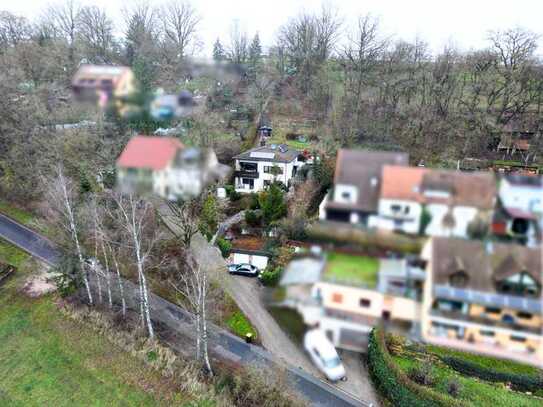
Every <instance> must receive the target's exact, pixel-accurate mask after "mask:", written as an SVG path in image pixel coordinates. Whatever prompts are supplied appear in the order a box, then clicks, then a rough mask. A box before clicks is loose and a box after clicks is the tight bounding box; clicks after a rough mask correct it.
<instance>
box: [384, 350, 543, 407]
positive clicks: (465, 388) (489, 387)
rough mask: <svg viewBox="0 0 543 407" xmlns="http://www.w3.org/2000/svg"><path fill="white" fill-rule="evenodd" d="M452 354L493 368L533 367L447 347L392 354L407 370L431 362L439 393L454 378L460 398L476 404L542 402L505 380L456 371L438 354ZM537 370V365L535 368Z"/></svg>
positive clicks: (528, 404)
mask: <svg viewBox="0 0 543 407" xmlns="http://www.w3.org/2000/svg"><path fill="white" fill-rule="evenodd" d="M438 354H439V355H445V354H448V355H451V356H453V355H454V356H458V357H462V358H464V357H465V358H467V359H468V360H470V361H472V362H476V363H482V364H486V365H489V366H492V368H497V367H499V366H501V367H502V368H503V369H505V370H507V371H515V372H523V373H526V372H527V371H533V370H532V369H535V368H532V367H530V366H524V365H520V364H517V363H514V362H507V361H501V360H497V359H493V358H489V357H484V356H477V355H472V354H469V353H464V352H456V351H452V350H449V349H445V348H437V347H432V346H429V347H424V346H416V347H415V346H407V345H404V346H403V348H402V349H401V350H400V351H398V350H396V351H395V352H394V353H393V354H392V358H393V360H394V361H395V363H396V364H397V365H398V366H399V367H400V368H401V369H402V370H403V371H404V372H406V373H407V374H409V372H410V371H411V370H412V369H421V368H423V367H424V366H430V373H429V374H430V376H431V378H432V384H431V385H430V387H431V388H432V389H433V390H436V391H438V392H440V393H443V394H447V388H448V385H449V383H450V382H451V380H455V381H457V382H458V383H459V384H460V392H459V395H458V397H457V398H458V400H460V401H463V402H465V403H467V405H473V406H496V407H497V406H503V407H509V406H519V407H520V406H523V407H532V406H533V407H535V406H541V405H543V400H542V399H539V398H536V397H533V396H529V395H526V394H524V393H521V392H515V391H511V390H509V389H507V388H506V386H505V383H492V382H487V381H484V380H481V379H476V378H473V377H469V376H465V375H463V374H460V373H458V372H456V371H454V370H453V369H452V368H450V367H449V366H447V365H446V364H445V363H443V362H442V361H441V360H439V358H437V357H435V356H436V355H438ZM535 370H537V369H535Z"/></svg>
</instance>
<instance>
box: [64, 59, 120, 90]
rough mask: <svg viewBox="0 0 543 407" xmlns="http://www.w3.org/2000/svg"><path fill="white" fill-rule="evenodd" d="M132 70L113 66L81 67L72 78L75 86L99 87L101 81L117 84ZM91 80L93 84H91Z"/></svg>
mask: <svg viewBox="0 0 543 407" xmlns="http://www.w3.org/2000/svg"><path fill="white" fill-rule="evenodd" d="M130 71H131V69H130V68H129V67H127V66H111V65H87V64H86V65H81V66H80V67H79V69H78V70H77V72H76V73H75V74H74V76H73V78H72V84H73V85H74V86H90V85H92V86H99V85H100V83H99V81H101V80H111V81H112V82H113V83H115V82H117V81H118V80H119V79H120V78H121V77H122V76H123V75H124V74H125V73H127V72H130ZM89 80H92V81H93V82H92V83H90V82H89Z"/></svg>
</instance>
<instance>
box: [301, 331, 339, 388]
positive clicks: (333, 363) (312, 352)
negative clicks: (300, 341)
mask: <svg viewBox="0 0 543 407" xmlns="http://www.w3.org/2000/svg"><path fill="white" fill-rule="evenodd" d="M304 348H305V350H306V351H307V352H308V353H309V356H310V357H311V360H312V361H313V363H314V364H315V365H317V367H318V369H319V370H320V371H321V372H323V373H324V374H325V376H326V377H327V378H328V380H330V381H332V382H337V381H338V380H342V379H345V368H344V367H343V364H342V363H341V359H340V358H339V355H338V354H337V351H336V348H335V347H334V345H333V344H332V342H330V340H329V339H328V338H327V337H326V335H325V334H324V332H323V331H321V330H320V329H312V330H311V331H308V332H307V333H306V334H305V336H304Z"/></svg>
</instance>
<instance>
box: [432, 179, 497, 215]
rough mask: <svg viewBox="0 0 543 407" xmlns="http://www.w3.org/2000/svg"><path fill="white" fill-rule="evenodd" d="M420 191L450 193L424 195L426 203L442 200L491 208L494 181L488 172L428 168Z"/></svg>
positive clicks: (493, 196) (451, 203) (454, 203)
mask: <svg viewBox="0 0 543 407" xmlns="http://www.w3.org/2000/svg"><path fill="white" fill-rule="evenodd" d="M421 191H422V192H423V194H424V191H443V192H448V193H449V194H450V197H449V198H439V197H432V196H428V195H425V197H424V201H425V202H426V203H433V202H435V203H439V202H443V203H446V204H450V205H462V206H471V207H476V208H480V209H491V208H492V207H493V206H494V200H495V197H496V181H495V179H494V176H493V175H492V174H491V173H489V172H461V171H447V170H429V171H428V172H426V173H425V174H424V176H423V179H422V185H421ZM475 191H476V193H474V192H475Z"/></svg>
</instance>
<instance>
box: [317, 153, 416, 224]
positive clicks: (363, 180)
mask: <svg viewBox="0 0 543 407" xmlns="http://www.w3.org/2000/svg"><path fill="white" fill-rule="evenodd" d="M408 162H409V156H408V154H406V153H400V152H380V151H366V150H348V149H341V150H339V151H338V154H337V160H336V169H335V173H334V187H333V188H332V190H331V191H330V192H329V193H328V194H327V196H326V197H325V198H324V200H323V201H322V203H321V204H320V206H319V218H320V219H321V220H330V221H339V222H347V223H352V224H363V225H367V220H368V217H369V216H370V215H371V214H375V213H377V206H378V200H379V190H380V187H381V173H382V168H383V166H384V165H389V164H392V165H408Z"/></svg>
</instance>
